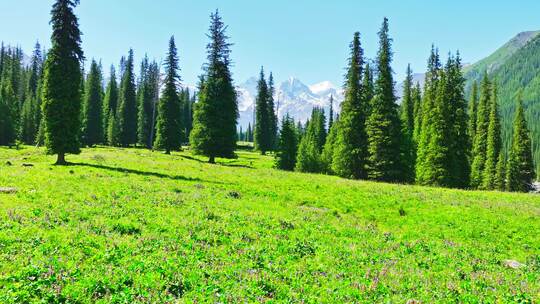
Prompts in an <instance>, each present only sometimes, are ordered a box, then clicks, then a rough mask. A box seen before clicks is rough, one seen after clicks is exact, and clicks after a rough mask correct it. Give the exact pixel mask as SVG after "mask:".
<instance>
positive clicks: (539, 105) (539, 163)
mask: <svg viewBox="0 0 540 304" xmlns="http://www.w3.org/2000/svg"><path fill="white" fill-rule="evenodd" d="M539 69H540V36H539V35H538V33H536V34H535V35H533V36H531V39H530V40H529V41H528V42H527V43H526V44H524V45H523V46H519V48H517V49H516V50H515V52H510V53H509V56H508V57H507V58H505V60H503V61H502V62H501V63H500V64H496V65H493V67H492V68H491V69H490V70H489V73H490V77H491V79H493V83H496V84H497V88H498V91H499V98H498V99H499V111H500V114H501V134H502V146H503V151H505V154H506V155H508V152H509V151H510V148H511V145H512V129H513V127H512V123H513V120H514V117H515V114H516V102H515V99H516V94H517V92H519V91H521V96H522V98H523V104H524V111H525V112H524V114H525V118H526V120H527V121H528V122H529V125H528V127H529V130H530V131H531V139H532V142H531V143H532V149H533V159H534V161H535V165H536V168H537V170H536V171H537V173H538V172H540V124H539V123H537V122H538V121H540V102H538V101H539V100H540V74H539V73H538V71H539Z"/></svg>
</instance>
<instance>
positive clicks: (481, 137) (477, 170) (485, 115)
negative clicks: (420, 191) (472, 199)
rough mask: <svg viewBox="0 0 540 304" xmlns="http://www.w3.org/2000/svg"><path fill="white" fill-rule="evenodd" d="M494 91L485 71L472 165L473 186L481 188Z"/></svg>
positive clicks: (479, 102) (481, 86)
mask: <svg viewBox="0 0 540 304" xmlns="http://www.w3.org/2000/svg"><path fill="white" fill-rule="evenodd" d="M491 93H492V85H491V82H490V80H489V78H488V76H487V72H485V73H484V77H483V79H482V82H481V85H480V99H479V101H478V111H477V119H476V133H475V135H474V145H473V149H472V160H473V161H472V165H471V179H470V180H471V185H470V186H471V187H472V188H473V189H476V188H479V187H480V186H481V185H482V179H483V174H484V169H485V164H486V152H487V142H488V128H489V114H490V108H489V104H490V100H491Z"/></svg>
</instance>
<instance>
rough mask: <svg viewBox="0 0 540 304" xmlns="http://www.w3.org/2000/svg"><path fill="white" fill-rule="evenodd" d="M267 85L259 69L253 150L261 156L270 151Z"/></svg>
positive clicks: (262, 72) (262, 71)
mask: <svg viewBox="0 0 540 304" xmlns="http://www.w3.org/2000/svg"><path fill="white" fill-rule="evenodd" d="M268 95H269V92H268V84H267V83H266V79H265V78H264V70H263V68H262V67H261V72H260V76H259V82H258V83H257V97H256V98H255V149H257V150H259V151H260V152H261V154H263V155H264V154H266V151H269V150H271V145H272V139H271V137H272V135H271V132H272V131H271V121H270V110H269V105H268V101H269V97H268Z"/></svg>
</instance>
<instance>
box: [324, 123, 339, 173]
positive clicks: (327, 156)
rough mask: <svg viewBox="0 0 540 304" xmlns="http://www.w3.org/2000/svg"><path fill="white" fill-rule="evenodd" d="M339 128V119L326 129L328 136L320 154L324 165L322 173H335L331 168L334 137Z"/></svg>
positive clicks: (334, 143)
mask: <svg viewBox="0 0 540 304" xmlns="http://www.w3.org/2000/svg"><path fill="white" fill-rule="evenodd" d="M338 130H339V120H336V121H335V122H333V123H332V126H331V127H330V129H329V130H328V136H327V137H326V142H325V144H324V147H323V151H322V154H321V161H322V164H323V166H324V173H327V174H335V172H334V171H333V170H332V163H333V162H334V161H333V160H334V148H335V147H336V137H337V132H338Z"/></svg>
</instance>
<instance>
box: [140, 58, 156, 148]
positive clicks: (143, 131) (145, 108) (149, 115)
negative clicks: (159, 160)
mask: <svg viewBox="0 0 540 304" xmlns="http://www.w3.org/2000/svg"><path fill="white" fill-rule="evenodd" d="M158 88H159V66H158V64H157V62H155V61H154V62H149V61H148V58H145V59H144V60H143V63H142V64H141V77H140V84H139V90H138V92H137V100H138V106H137V108H138V109H137V119H138V120H137V128H138V130H137V139H138V143H139V145H141V146H144V147H146V148H148V149H150V148H152V138H151V137H152V134H153V131H154V130H152V129H153V128H155V126H153V125H152V122H153V121H154V120H155V117H153V115H154V106H155V105H154V103H155V100H156V99H157V95H158V92H157V91H158Z"/></svg>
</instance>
